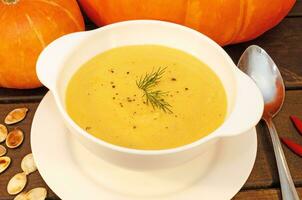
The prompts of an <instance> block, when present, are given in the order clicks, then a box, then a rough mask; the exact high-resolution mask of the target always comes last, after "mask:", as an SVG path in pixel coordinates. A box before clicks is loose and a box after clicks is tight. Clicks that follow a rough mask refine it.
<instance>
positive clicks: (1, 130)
mask: <svg viewBox="0 0 302 200" xmlns="http://www.w3.org/2000/svg"><path fill="white" fill-rule="evenodd" d="M6 137H7V128H6V126H4V125H3V124H0V143H1V142H3V141H4V140H5V139H6Z"/></svg>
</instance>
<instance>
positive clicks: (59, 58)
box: [36, 32, 86, 90]
mask: <svg viewBox="0 0 302 200" xmlns="http://www.w3.org/2000/svg"><path fill="white" fill-rule="evenodd" d="M84 34H86V33H85V32H77V33H71V34H68V35H64V36H62V37H60V38H58V39H56V40H54V41H53V42H52V43H50V44H49V45H48V46H47V47H46V48H45V49H44V50H43V51H42V53H41V54H40V55H39V57H38V60H37V64H36V71H37V75H38V78H39V80H40V81H41V83H42V84H43V85H44V86H46V87H47V88H48V89H50V90H53V89H54V88H55V86H56V82H57V81H56V80H57V75H58V73H59V72H60V69H61V68H62V66H64V62H65V60H66V59H67V58H68V55H69V54H71V53H72V51H73V49H75V47H76V46H78V44H80V42H81V41H82V40H83V39H84V37H83V36H84Z"/></svg>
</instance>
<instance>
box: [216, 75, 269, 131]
mask: <svg viewBox="0 0 302 200" xmlns="http://www.w3.org/2000/svg"><path fill="white" fill-rule="evenodd" d="M236 70H237V72H236V73H237V76H236V79H237V80H236V81H237V86H238V87H237V91H236V100H235V101H236V102H235V104H234V107H233V110H232V111H231V113H230V115H229V117H228V118H227V120H226V121H225V123H224V124H223V126H221V129H220V131H219V132H220V133H221V134H219V135H220V136H222V137H226V136H235V135H238V134H240V133H244V132H246V131H248V130H249V129H251V128H252V127H255V126H256V125H257V123H258V122H259V121H260V119H261V117H262V114H263V109H264V101H263V96H262V94H261V91H260V90H259V88H258V87H257V85H256V83H255V82H254V81H253V80H252V79H251V78H250V77H249V76H247V75H246V74H244V73H243V72H241V71H240V70H239V69H236Z"/></svg>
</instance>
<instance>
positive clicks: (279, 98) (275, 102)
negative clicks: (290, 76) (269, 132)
mask: <svg viewBox="0 0 302 200" xmlns="http://www.w3.org/2000/svg"><path fill="white" fill-rule="evenodd" d="M237 66H238V67H239V68H240V69H241V70H242V71H244V72H245V73H246V74H248V75H249V76H250V77H251V78H252V79H253V80H254V81H255V82H256V84H257V86H258V87H259V89H260V90H261V93H262V95H263V99H264V104H265V106H264V112H263V116H262V118H263V119H264V120H265V119H268V118H273V117H274V116H275V115H276V114H277V113H278V112H279V111H280V110H281V108H282V105H283V102H284V99H285V87H284V83H283V79H282V76H281V74H280V71H279V70H278V67H277V65H276V64H275V62H274V61H273V59H272V58H271V57H270V56H269V55H268V54H267V53H266V51H265V50H263V49H262V48H261V47H259V46H256V45H252V46H250V47H248V48H247V49H246V50H245V51H244V53H243V54H242V56H241V57H240V60H239V62H238V65H237Z"/></svg>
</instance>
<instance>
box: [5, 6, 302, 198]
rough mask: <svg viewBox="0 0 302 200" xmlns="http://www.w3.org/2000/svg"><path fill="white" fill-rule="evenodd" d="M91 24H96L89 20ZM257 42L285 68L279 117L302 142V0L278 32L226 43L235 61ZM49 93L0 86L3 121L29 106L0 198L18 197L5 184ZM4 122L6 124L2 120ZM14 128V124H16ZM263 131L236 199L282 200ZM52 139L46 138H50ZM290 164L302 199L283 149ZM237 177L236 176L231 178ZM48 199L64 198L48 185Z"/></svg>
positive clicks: (297, 173)
mask: <svg viewBox="0 0 302 200" xmlns="http://www.w3.org/2000/svg"><path fill="white" fill-rule="evenodd" d="M87 28H88V29H92V28H94V26H93V25H92V24H90V23H89V22H88V21H87ZM251 44H257V45H260V46H261V47H263V48H264V49H266V50H267V52H268V53H269V54H270V55H271V56H272V57H273V58H274V60H275V61H276V63H277V65H278V66H279V67H280V69H281V72H282V75H283V77H284V81H285V83H286V100H285V104H284V107H283V109H282V111H281V112H280V114H279V115H278V116H277V117H276V118H275V120H274V121H275V122H276V127H277V130H278V133H279V135H281V136H286V137H289V138H293V139H295V140H296V141H297V142H298V143H300V144H302V137H301V136H299V134H298V133H297V131H296V130H295V128H294V127H293V125H292V124H291V122H290V121H289V115H291V114H294V115H297V116H299V117H300V118H302V0H298V1H297V3H296V5H295V7H294V8H293V10H292V11H291V12H290V14H289V15H288V16H287V17H286V18H285V19H284V20H283V21H282V22H281V24H280V25H278V26H277V27H275V28H274V29H273V30H270V31H269V32H267V33H265V34H264V35H263V36H261V37H259V38H258V39H256V40H254V41H251V42H247V43H243V44H239V45H232V46H228V47H225V50H226V51H227V52H228V53H229V54H230V55H231V57H232V58H233V60H234V62H235V63H236V62H237V61H238V59H239V56H240V55H241V53H242V52H243V51H244V49H245V48H246V47H247V46H249V45H251ZM46 92H47V89H46V88H40V89H35V90H27V91H26V90H22V91H20V90H19V91H18V90H8V89H0V119H1V120H2V119H4V117H5V115H6V114H7V113H8V112H9V111H10V110H12V109H13V108H15V107H20V106H26V107H28V108H29V109H30V112H29V113H28V116H27V118H26V119H25V120H24V121H22V122H21V123H19V124H18V126H19V127H21V128H22V129H23V130H24V131H25V140H24V143H23V144H22V146H21V147H20V148H18V149H16V150H9V152H8V154H7V155H8V156H10V157H11V158H12V160H13V162H12V164H11V167H10V168H9V169H8V170H7V171H5V172H4V173H3V174H1V175H0V200H8V199H13V197H12V196H10V195H8V193H7V192H6V185H7V182H8V181H9V179H10V178H11V177H12V176H13V175H14V174H16V173H18V172H20V171H21V169H20V162H21V159H22V158H23V156H24V155H26V154H27V153H29V152H31V150H30V127H31V122H32V119H33V116H34V113H35V110H36V108H37V106H38V105H39V102H40V100H41V99H42V97H43V96H44V95H45V93H46ZM0 123H1V122H0ZM13 127H14V126H10V127H9V128H10V129H11V128H13ZM257 132H258V153H257V159H256V163H255V166H254V168H253V171H252V173H251V175H250V177H249V179H248V180H247V182H246V183H245V185H244V186H243V188H242V189H241V191H240V192H239V193H238V194H237V195H236V196H235V197H234V200H241V199H244V200H254V199H255V200H265V199H270V200H277V199H281V196H280V184H279V180H278V172H277V168H276V162H275V158H274V154H273V150H272V144H271V140H270V138H269V135H268V132H267V129H266V128H265V126H264V124H263V123H262V122H261V123H260V124H259V125H258V126H257ZM45 142H47V141H45ZM284 152H285V155H286V158H287V161H288V165H289V168H290V171H291V174H292V177H293V179H294V182H295V185H296V187H297V189H298V192H299V195H300V197H301V199H302V158H300V157H298V156H297V155H295V154H293V153H292V152H290V151H289V150H288V149H287V148H284ZM230 181H232V180H230ZM38 186H44V187H47V185H46V183H45V182H44V181H43V180H42V178H41V177H40V175H39V173H38V172H35V173H34V174H32V175H30V178H29V182H28V184H27V186H26V188H25V190H26V191H27V190H29V189H31V188H33V187H38ZM47 189H48V197H49V199H59V198H58V197H57V196H56V195H55V194H54V193H53V192H52V191H51V190H50V189H49V188H48V187H47Z"/></svg>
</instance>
